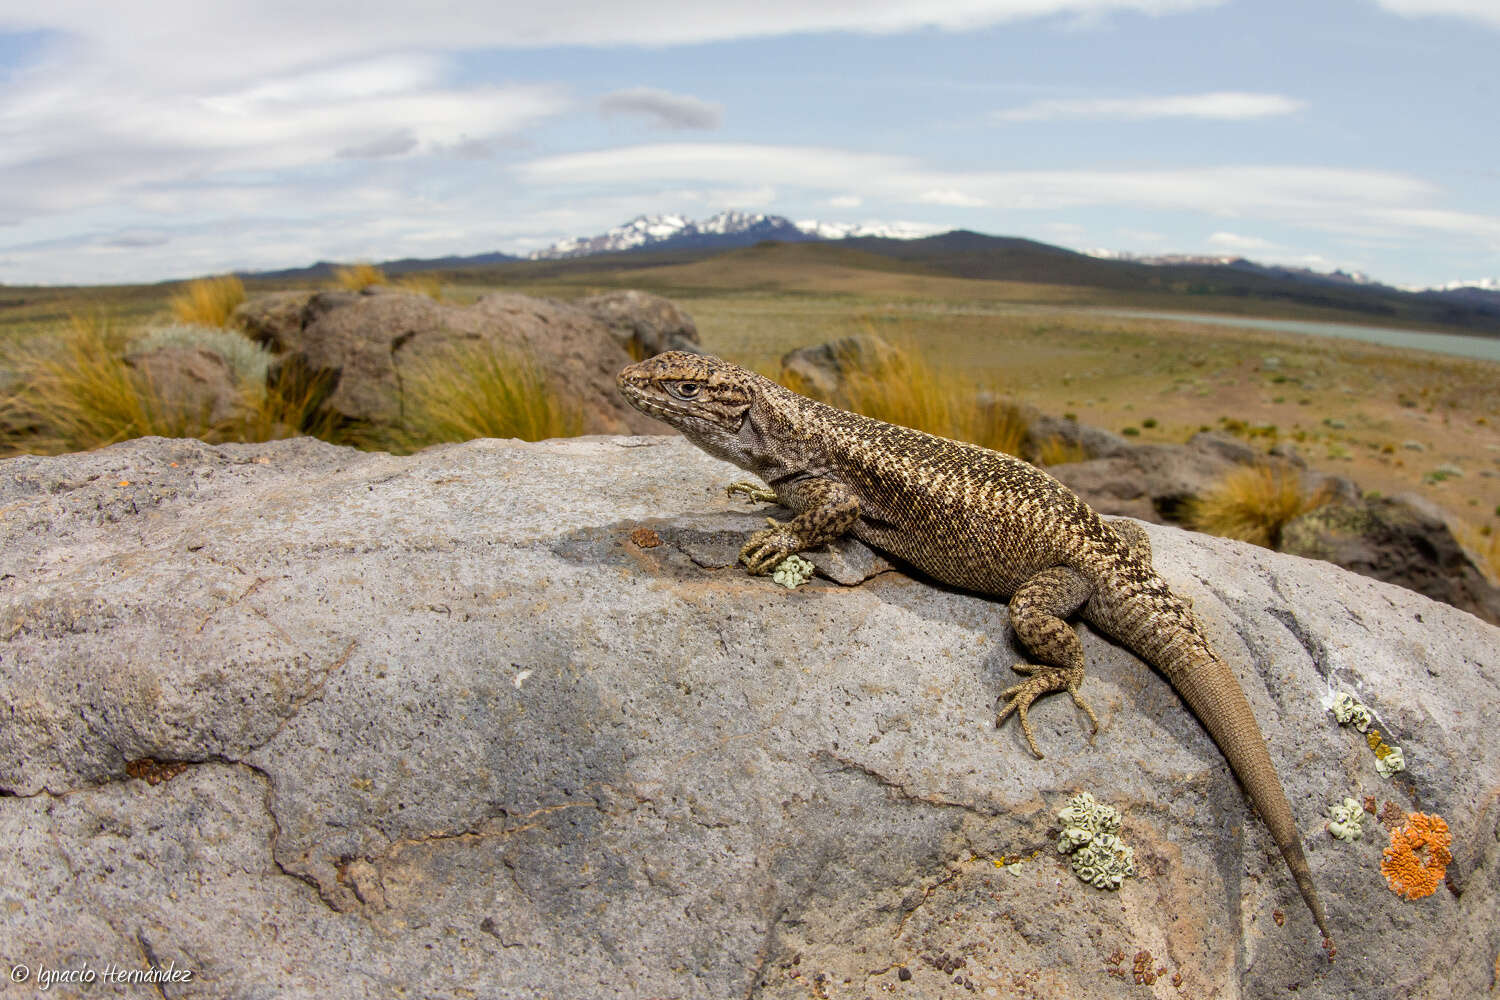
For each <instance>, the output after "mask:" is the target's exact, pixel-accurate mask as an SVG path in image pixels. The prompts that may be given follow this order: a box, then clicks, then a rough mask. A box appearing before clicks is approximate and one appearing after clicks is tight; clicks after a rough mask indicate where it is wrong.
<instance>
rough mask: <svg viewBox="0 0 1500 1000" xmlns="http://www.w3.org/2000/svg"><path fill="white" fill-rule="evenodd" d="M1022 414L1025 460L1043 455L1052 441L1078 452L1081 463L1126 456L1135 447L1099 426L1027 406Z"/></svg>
mask: <svg viewBox="0 0 1500 1000" xmlns="http://www.w3.org/2000/svg"><path fill="white" fill-rule="evenodd" d="M1024 412H1025V414H1026V417H1027V421H1026V439H1025V441H1024V442H1023V444H1022V451H1023V453H1024V454H1025V456H1026V457H1027V460H1028V461H1030V460H1034V459H1035V457H1036V456H1038V455H1040V454H1041V453H1042V449H1043V448H1045V447H1047V446H1048V445H1049V444H1051V443H1053V442H1062V443H1063V444H1065V445H1071V446H1073V447H1074V448H1076V449H1078V450H1079V451H1080V452H1082V454H1083V455H1084V456H1085V457H1084V459H1083V461H1087V460H1089V459H1094V458H1115V457H1117V456H1120V455H1127V454H1129V453H1130V452H1131V451H1132V450H1133V449H1135V448H1136V447H1138V446H1137V445H1133V444H1131V443H1130V442H1129V441H1128V440H1126V439H1125V438H1123V437H1121V436H1120V435H1118V434H1115V433H1114V432H1112V431H1107V430H1104V429H1103V428H1102V427H1091V426H1089V425H1088V424H1080V423H1079V422H1078V421H1077V420H1072V419H1069V418H1067V417H1051V416H1048V415H1046V414H1044V413H1042V412H1041V411H1039V410H1037V409H1035V408H1034V407H1029V406H1028V407H1026V408H1025V410H1024ZM1068 464H1072V463H1068Z"/></svg>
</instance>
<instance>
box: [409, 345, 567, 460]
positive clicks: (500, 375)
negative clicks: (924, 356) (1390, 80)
mask: <svg viewBox="0 0 1500 1000" xmlns="http://www.w3.org/2000/svg"><path fill="white" fill-rule="evenodd" d="M401 381H402V385H403V387H404V389H405V393H404V396H403V428H402V431H401V433H400V434H398V435H396V437H395V439H393V440H392V441H390V442H389V444H390V446H392V447H394V448H396V449H398V450H404V451H415V450H416V449H418V448H422V447H425V446H426V445H429V444H437V443H439V442H445V441H469V440H472V439H474V438H482V437H489V438H520V439H521V440H523V441H541V440H544V439H546V438H554V437H573V436H575V435H577V434H580V433H582V431H583V415H582V413H581V411H580V410H579V408H578V407H577V406H576V405H572V404H571V403H570V402H569V401H568V400H567V399H566V398H564V397H562V396H560V395H558V394H557V393H556V392H554V391H553V389H552V387H551V386H550V385H549V384H548V382H547V378H546V375H545V374H544V373H543V372H542V371H541V370H539V369H538V368H537V366H536V364H535V362H534V361H533V360H532V359H531V358H530V357H527V356H525V355H523V354H520V353H518V352H515V351H509V350H505V349H503V348H501V347H500V346H499V345H495V344H486V345H479V346H475V347H472V348H469V349H467V350H461V351H452V352H448V353H446V354H444V355H442V356H438V357H432V358H428V359H426V360H425V361H419V362H416V363H414V364H412V365H410V366H408V367H407V368H406V369H405V370H404V371H403V374H402V379H401Z"/></svg>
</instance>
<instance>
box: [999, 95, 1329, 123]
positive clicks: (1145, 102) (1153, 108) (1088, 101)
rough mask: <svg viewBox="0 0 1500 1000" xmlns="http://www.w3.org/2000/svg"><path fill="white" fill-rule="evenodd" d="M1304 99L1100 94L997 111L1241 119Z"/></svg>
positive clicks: (1017, 118) (1002, 114)
mask: <svg viewBox="0 0 1500 1000" xmlns="http://www.w3.org/2000/svg"><path fill="white" fill-rule="evenodd" d="M1304 106H1305V105H1304V104H1303V102H1302V101H1298V100H1294V99H1293V98H1290V97H1284V96H1282V95H1280V94H1254V93H1242V92H1239V91H1216V92H1213V93H1206V94H1180V95H1176V96H1171V97H1100V98H1081V99H1072V100H1063V99H1060V100H1046V101H1035V102H1033V103H1031V104H1026V105H1023V106H1021V107H1019V108H1009V109H1007V110H1005V111H997V112H995V118H996V119H997V120H999V121H1004V122H1035V121H1048V120H1050V119H1054V118H1126V119H1143V118H1218V119H1224V120H1237V119H1243V118H1265V117H1269V116H1272V115H1287V114H1292V113H1293V112H1295V111H1300V110H1301V109H1302V108H1303V107H1304Z"/></svg>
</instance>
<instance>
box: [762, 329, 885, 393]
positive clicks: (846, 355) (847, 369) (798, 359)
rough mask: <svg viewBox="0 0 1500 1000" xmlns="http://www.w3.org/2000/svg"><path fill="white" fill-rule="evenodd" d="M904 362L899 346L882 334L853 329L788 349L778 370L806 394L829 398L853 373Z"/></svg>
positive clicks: (878, 371)
mask: <svg viewBox="0 0 1500 1000" xmlns="http://www.w3.org/2000/svg"><path fill="white" fill-rule="evenodd" d="M906 364H907V360H906V356H905V355H904V354H903V353H902V352H901V350H900V349H899V348H897V347H894V346H893V345H891V344H890V343H889V342H887V341H886V340H885V339H884V338H882V337H878V336H876V335H875V334H873V333H856V334H854V335H853V336H850V337H841V338H839V339H838V340H831V341H828V342H827V343H824V344H815V345H813V346H812V347H802V348H798V349H797V350H795V351H790V352H788V353H787V354H785V355H784V356H783V357H782V359H781V371H782V376H783V378H784V379H786V378H790V379H791V380H792V381H793V384H797V383H800V384H801V385H802V386H804V387H805V388H806V391H807V393H808V394H809V395H812V396H816V397H817V398H819V399H833V398H835V397H836V396H838V394H839V392H840V390H841V389H842V388H843V385H844V382H845V380H847V379H848V377H849V376H850V375H851V374H853V373H857V372H858V373H864V374H867V375H872V376H879V375H881V374H882V373H886V372H891V373H899V372H900V371H901V370H902V369H904V367H905V366H906Z"/></svg>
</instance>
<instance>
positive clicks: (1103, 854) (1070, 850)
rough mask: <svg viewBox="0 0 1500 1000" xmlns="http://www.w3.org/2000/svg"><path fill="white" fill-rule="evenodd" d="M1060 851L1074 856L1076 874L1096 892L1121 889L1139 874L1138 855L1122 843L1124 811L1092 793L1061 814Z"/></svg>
mask: <svg viewBox="0 0 1500 1000" xmlns="http://www.w3.org/2000/svg"><path fill="white" fill-rule="evenodd" d="M1057 819H1058V822H1059V823H1061V824H1062V832H1061V833H1060V834H1058V837H1057V849H1058V851H1059V852H1060V853H1062V854H1070V855H1072V857H1071V859H1070V861H1071V864H1072V866H1073V874H1074V875H1077V876H1078V877H1079V878H1080V879H1082V880H1083V881H1085V882H1087V883H1088V884H1089V885H1092V886H1093V887H1094V888H1096V889H1118V888H1120V884H1121V883H1122V882H1124V881H1125V879H1126V877H1128V876H1130V875H1134V874H1135V851H1134V850H1133V849H1132V848H1130V847H1127V846H1126V845H1125V844H1123V843H1122V842H1121V841H1120V838H1119V836H1118V834H1119V832H1120V811H1119V810H1118V809H1116V808H1114V807H1113V806H1107V805H1104V804H1103V803H1101V802H1098V801H1096V800H1095V799H1094V797H1093V796H1092V795H1090V794H1089V793H1088V792H1081V793H1079V794H1078V795H1075V796H1073V797H1072V798H1071V799H1069V800H1068V804H1067V805H1066V806H1064V807H1063V808H1062V809H1061V810H1059V811H1058V814H1057Z"/></svg>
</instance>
